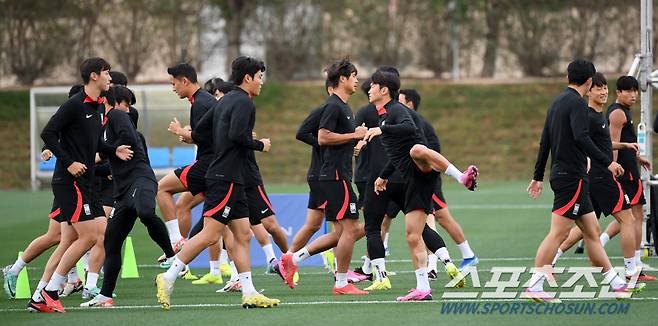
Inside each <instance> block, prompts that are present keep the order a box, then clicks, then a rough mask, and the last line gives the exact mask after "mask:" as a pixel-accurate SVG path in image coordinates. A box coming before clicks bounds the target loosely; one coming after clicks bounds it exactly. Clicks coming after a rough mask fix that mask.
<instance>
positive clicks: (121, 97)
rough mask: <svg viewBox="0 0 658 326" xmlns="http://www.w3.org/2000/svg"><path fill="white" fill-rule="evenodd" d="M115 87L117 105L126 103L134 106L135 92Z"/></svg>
mask: <svg viewBox="0 0 658 326" xmlns="http://www.w3.org/2000/svg"><path fill="white" fill-rule="evenodd" d="M112 87H114V98H115V99H116V104H119V103H121V102H126V103H128V104H129V105H130V104H132V99H133V92H132V91H131V90H130V89H128V88H127V87H124V86H119V85H116V86H112Z"/></svg>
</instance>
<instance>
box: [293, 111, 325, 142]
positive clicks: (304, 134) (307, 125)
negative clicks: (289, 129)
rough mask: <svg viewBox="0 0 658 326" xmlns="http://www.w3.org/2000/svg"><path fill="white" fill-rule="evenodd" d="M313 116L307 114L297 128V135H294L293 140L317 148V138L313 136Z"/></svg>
mask: <svg viewBox="0 0 658 326" xmlns="http://www.w3.org/2000/svg"><path fill="white" fill-rule="evenodd" d="M312 120H313V116H312V114H309V115H308V117H306V119H304V121H303V122H302V124H301V125H300V126H299V129H297V135H295V138H296V139H297V140H299V141H301V142H304V143H306V144H308V145H311V146H314V147H315V146H319V145H320V144H318V138H317V137H315V135H313V132H314V131H315V130H313V123H312V122H313V121H312Z"/></svg>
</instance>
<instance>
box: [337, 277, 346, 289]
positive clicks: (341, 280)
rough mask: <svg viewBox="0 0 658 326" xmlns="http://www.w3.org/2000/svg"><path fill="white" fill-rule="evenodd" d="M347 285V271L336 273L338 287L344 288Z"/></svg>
mask: <svg viewBox="0 0 658 326" xmlns="http://www.w3.org/2000/svg"><path fill="white" fill-rule="evenodd" d="M345 286H347V273H336V287H337V288H342V287H345Z"/></svg>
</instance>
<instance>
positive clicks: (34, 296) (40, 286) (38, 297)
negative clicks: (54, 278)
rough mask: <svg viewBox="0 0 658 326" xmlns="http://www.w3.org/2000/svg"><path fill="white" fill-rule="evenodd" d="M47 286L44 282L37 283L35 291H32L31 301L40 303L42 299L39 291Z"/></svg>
mask: <svg viewBox="0 0 658 326" xmlns="http://www.w3.org/2000/svg"><path fill="white" fill-rule="evenodd" d="M46 285H48V282H45V281H39V284H38V285H37V289H36V290H35V291H34V294H32V300H34V301H36V302H42V301H43V297H42V296H41V290H43V288H45V287H46Z"/></svg>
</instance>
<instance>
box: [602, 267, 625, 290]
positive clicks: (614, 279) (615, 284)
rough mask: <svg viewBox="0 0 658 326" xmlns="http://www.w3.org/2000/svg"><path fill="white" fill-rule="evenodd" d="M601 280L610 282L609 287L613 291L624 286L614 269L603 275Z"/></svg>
mask: <svg viewBox="0 0 658 326" xmlns="http://www.w3.org/2000/svg"><path fill="white" fill-rule="evenodd" d="M603 279H604V281H605V280H610V287H612V289H613V290H616V289H619V288H620V287H622V286H624V285H626V282H625V281H624V280H622V279H621V278H620V277H619V275H618V274H617V272H616V271H615V269H614V268H611V269H609V270H608V271H607V272H605V273H603Z"/></svg>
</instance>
